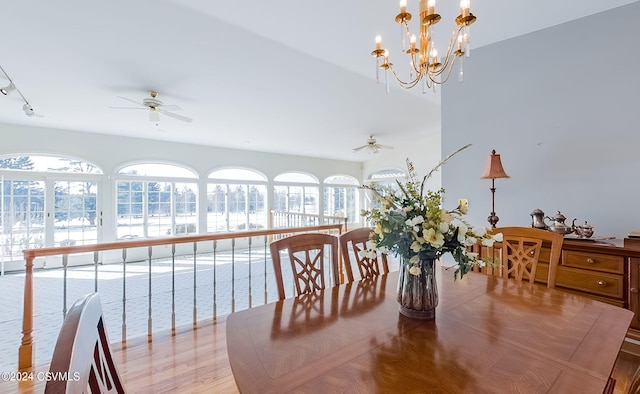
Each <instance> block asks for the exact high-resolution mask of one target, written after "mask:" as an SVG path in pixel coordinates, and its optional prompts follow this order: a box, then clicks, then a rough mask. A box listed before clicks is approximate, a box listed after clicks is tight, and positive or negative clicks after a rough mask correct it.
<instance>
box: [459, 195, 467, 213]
mask: <svg viewBox="0 0 640 394" xmlns="http://www.w3.org/2000/svg"><path fill="white" fill-rule="evenodd" d="M458 211H460V213H461V214H463V215H466V214H467V212H469V201H468V200H467V199H466V198H461V199H459V200H458Z"/></svg>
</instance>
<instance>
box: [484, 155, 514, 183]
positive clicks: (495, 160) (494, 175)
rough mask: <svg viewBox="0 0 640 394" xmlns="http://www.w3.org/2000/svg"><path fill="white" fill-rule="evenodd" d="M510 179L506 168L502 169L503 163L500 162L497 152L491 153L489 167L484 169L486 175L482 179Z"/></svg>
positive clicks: (488, 161) (488, 160)
mask: <svg viewBox="0 0 640 394" xmlns="http://www.w3.org/2000/svg"><path fill="white" fill-rule="evenodd" d="M498 178H509V175H507V173H506V172H504V168H502V161H500V155H499V154H497V153H496V150H495V149H494V150H492V151H491V155H489V158H488V159H487V166H486V167H485V169H484V174H482V177H481V178H480V179H498Z"/></svg>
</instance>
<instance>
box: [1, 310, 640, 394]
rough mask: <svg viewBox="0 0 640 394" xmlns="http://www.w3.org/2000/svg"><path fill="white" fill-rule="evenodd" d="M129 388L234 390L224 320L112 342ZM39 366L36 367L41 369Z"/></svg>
mask: <svg viewBox="0 0 640 394" xmlns="http://www.w3.org/2000/svg"><path fill="white" fill-rule="evenodd" d="M112 349H113V353H114V358H115V362H116V363H117V365H118V368H119V370H120V374H121V375H122V379H123V384H124V387H125V389H126V390H127V392H128V393H153V394H161V393H225V394H226V393H238V389H237V387H236V384H235V381H234V379H233V374H232V373H231V367H230V366H229V357H228V356H227V342H226V322H225V320H224V319H222V320H221V319H219V320H218V321H217V322H216V323H214V322H213V321H204V322H200V323H199V324H198V326H197V328H191V327H186V328H182V329H180V330H178V331H177V332H176V335H175V336H174V335H171V333H170V332H167V333H161V334H157V335H156V336H155V337H154V340H153V342H151V343H149V342H148V341H147V340H146V338H140V339H138V340H132V341H129V342H128V343H127V346H126V348H122V347H121V346H120V345H119V344H115V345H112ZM639 366H640V357H637V356H633V355H629V354H627V353H621V354H620V356H619V357H618V361H617V362H616V367H615V369H614V373H613V377H614V378H615V379H616V386H615V391H614V393H616V394H623V393H626V389H627V387H628V385H629V380H630V378H631V377H632V376H633V374H634V373H635V370H636V368H638V367H639ZM47 367H48V366H40V367H38V368H36V371H46V370H47ZM43 391H44V383H43V382H39V383H21V384H17V383H7V382H0V393H3V394H4V393H20V394H22V393H25V394H26V393H42V392H43Z"/></svg>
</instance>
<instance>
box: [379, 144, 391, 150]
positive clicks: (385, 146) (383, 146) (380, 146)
mask: <svg viewBox="0 0 640 394" xmlns="http://www.w3.org/2000/svg"><path fill="white" fill-rule="evenodd" d="M376 147H377V148H383V149H393V146H391V145H380V144H376Z"/></svg>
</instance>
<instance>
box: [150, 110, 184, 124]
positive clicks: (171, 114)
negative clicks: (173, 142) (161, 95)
mask: <svg viewBox="0 0 640 394" xmlns="http://www.w3.org/2000/svg"><path fill="white" fill-rule="evenodd" d="M157 111H158V112H160V113H161V114H163V115H166V116H169V117H171V118H175V119H178V120H181V121H183V122H191V121H193V119H191V118H187V117H186V116H182V115H178V114H174V113H172V112H167V111H162V110H159V109H158V110H157Z"/></svg>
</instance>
